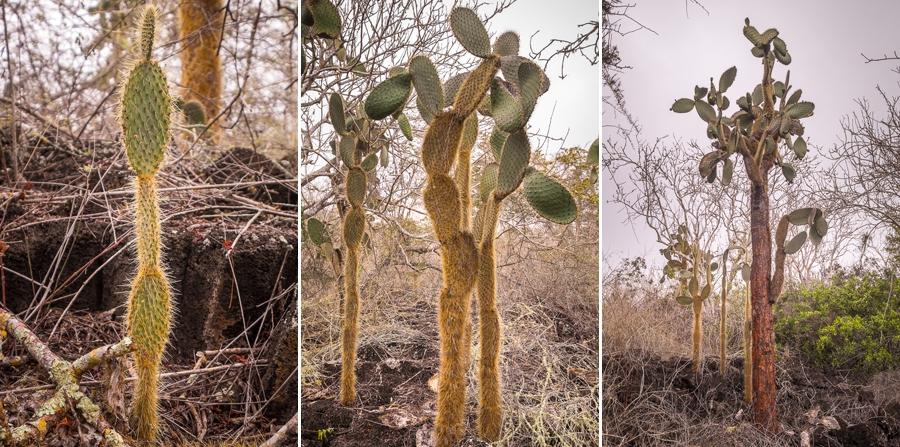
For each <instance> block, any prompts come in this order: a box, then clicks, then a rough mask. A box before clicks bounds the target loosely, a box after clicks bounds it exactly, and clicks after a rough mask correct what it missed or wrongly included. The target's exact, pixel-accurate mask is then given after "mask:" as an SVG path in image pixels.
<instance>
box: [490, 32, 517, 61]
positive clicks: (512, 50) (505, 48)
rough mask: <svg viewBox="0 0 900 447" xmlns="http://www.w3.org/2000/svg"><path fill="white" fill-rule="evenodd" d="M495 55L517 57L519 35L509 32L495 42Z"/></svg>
mask: <svg viewBox="0 0 900 447" xmlns="http://www.w3.org/2000/svg"><path fill="white" fill-rule="evenodd" d="M494 54H499V55H501V56H515V55H517V54H519V35H518V34H516V33H515V32H513V31H507V32H505V33H503V34H501V35H500V36H498V37H497V40H495V41H494Z"/></svg>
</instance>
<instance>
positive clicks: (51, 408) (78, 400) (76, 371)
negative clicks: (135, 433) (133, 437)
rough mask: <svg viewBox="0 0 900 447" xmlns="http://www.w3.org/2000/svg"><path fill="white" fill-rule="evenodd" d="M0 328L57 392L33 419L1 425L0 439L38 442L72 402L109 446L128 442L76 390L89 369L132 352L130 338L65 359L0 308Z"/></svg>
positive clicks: (94, 405) (95, 407) (9, 441)
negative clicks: (40, 370) (70, 360)
mask: <svg viewBox="0 0 900 447" xmlns="http://www.w3.org/2000/svg"><path fill="white" fill-rule="evenodd" d="M0 331H7V332H9V333H11V334H12V336H13V338H15V339H16V340H17V341H18V342H19V343H21V344H22V345H24V346H25V348H26V349H27V350H28V354H29V355H30V356H31V358H32V359H34V360H35V361H37V362H38V364H40V365H41V367H42V368H43V369H44V371H46V372H47V374H49V375H50V378H51V379H52V380H53V382H54V383H55V384H56V393H55V394H54V395H53V397H51V398H49V399H47V400H46V401H45V402H44V403H43V404H42V405H41V407H40V408H39V409H38V410H37V411H36V412H35V414H34V418H33V419H32V420H30V421H28V422H26V423H24V424H22V425H20V426H18V427H15V428H7V427H3V428H0V441H2V442H4V443H9V444H12V445H18V444H25V443H37V442H38V441H40V440H41V438H42V437H43V436H44V434H45V433H47V431H48V428H49V427H51V426H53V425H54V424H56V423H58V422H59V421H61V420H62V418H63V416H65V414H66V411H67V410H68V408H69V404H68V402H69V401H71V402H72V403H74V407H75V408H77V409H78V410H79V413H81V416H82V417H83V418H84V419H85V420H86V421H87V422H88V423H90V424H91V425H92V426H94V427H95V428H96V429H97V431H99V432H100V433H103V438H104V439H105V440H106V442H107V444H108V445H110V446H114V447H118V446H125V445H127V444H126V443H125V440H124V439H123V438H122V435H120V434H119V433H118V432H117V431H116V430H115V429H114V428H112V427H111V426H110V425H109V424H108V423H107V422H106V420H105V419H104V418H103V416H102V415H101V414H100V407H98V406H97V405H96V404H94V403H93V402H92V401H91V400H90V398H88V397H87V396H85V395H84V393H82V392H81V391H80V390H79V389H78V388H79V387H78V381H77V380H78V378H80V377H81V375H82V374H84V373H85V372H86V371H87V370H89V369H90V368H92V367H94V366H97V365H99V364H101V363H103V362H105V361H107V360H109V359H111V358H114V357H119V356H122V355H125V354H127V353H128V352H131V350H132V349H133V348H132V343H131V339H130V338H127V337H126V338H125V339H123V340H122V341H120V342H118V343H116V344H114V345H110V346H103V347H101V348H97V349H94V350H93V351H91V352H90V353H88V354H86V355H84V356H82V357H81V358H79V359H78V360H75V361H74V362H67V361H65V360H63V359H61V358H60V357H59V356H58V355H56V354H55V353H53V352H52V351H51V350H50V348H48V347H47V345H45V344H44V343H43V342H41V340H40V339H39V338H37V336H35V335H34V333H33V332H31V330H30V329H28V327H26V326H25V324H24V323H23V322H22V321H21V320H19V319H18V318H16V317H15V316H13V315H12V314H10V313H9V312H6V311H5V310H0Z"/></svg>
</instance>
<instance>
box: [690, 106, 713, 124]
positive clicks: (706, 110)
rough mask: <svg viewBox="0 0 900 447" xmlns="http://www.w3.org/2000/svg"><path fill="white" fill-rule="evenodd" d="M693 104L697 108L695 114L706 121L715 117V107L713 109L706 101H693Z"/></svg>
mask: <svg viewBox="0 0 900 447" xmlns="http://www.w3.org/2000/svg"><path fill="white" fill-rule="evenodd" d="M694 106H695V107H696V108H697V115H700V119H702V120H703V121H706V122H707V123H708V122H710V121H712V120H715V119H716V109H713V107H712V106H711V105H709V103H707V102H706V101H695V104H694Z"/></svg>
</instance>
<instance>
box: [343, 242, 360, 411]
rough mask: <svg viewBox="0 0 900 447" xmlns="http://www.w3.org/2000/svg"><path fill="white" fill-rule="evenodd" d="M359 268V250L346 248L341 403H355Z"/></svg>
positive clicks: (350, 247)
mask: <svg viewBox="0 0 900 447" xmlns="http://www.w3.org/2000/svg"><path fill="white" fill-rule="evenodd" d="M358 267H359V248H358V247H352V246H350V245H348V246H347V261H346V262H345V263H344V275H343V278H344V292H343V298H344V299H343V301H344V302H343V304H344V309H343V317H344V319H343V320H344V324H343V329H342V330H341V403H342V404H344V405H353V404H354V403H356V371H355V368H356V340H357V337H358V332H359V327H358V315H359V285H358V284H357V274H356V270H357V268H358Z"/></svg>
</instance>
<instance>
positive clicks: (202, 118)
mask: <svg viewBox="0 0 900 447" xmlns="http://www.w3.org/2000/svg"><path fill="white" fill-rule="evenodd" d="M183 113H184V121H185V124H187V125H189V126H196V125H203V124H206V111H205V110H203V104H200V103H199V102H197V101H191V102H188V103H187V104H185V105H184V109H183Z"/></svg>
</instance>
